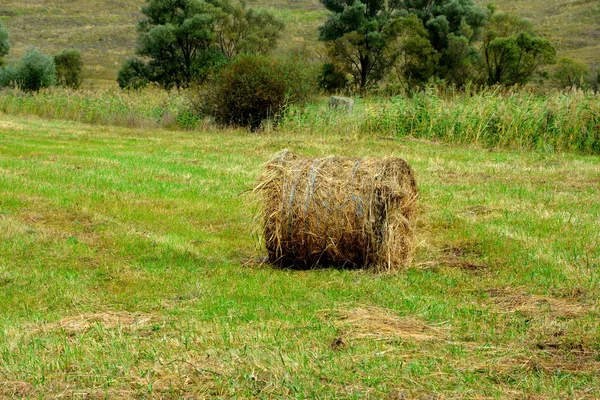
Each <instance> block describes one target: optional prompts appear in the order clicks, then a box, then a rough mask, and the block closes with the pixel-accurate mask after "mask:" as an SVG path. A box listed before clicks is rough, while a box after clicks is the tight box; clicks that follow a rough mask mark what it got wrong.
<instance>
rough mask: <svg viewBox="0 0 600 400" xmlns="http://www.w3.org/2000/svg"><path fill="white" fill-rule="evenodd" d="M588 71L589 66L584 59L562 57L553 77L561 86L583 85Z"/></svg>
mask: <svg viewBox="0 0 600 400" xmlns="http://www.w3.org/2000/svg"><path fill="white" fill-rule="evenodd" d="M588 72H589V71H588V67H587V65H586V64H585V63H584V62H583V61H579V60H574V59H572V58H569V57H561V58H560V59H559V60H558V62H557V66H556V70H555V71H554V75H553V78H554V82H555V83H556V85H557V86H558V87H560V88H565V87H571V86H581V85H582V84H583V83H584V82H585V77H586V75H587V74H588Z"/></svg>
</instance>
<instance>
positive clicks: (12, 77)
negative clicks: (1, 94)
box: [0, 66, 19, 88]
mask: <svg viewBox="0 0 600 400" xmlns="http://www.w3.org/2000/svg"><path fill="white" fill-rule="evenodd" d="M18 77H19V71H17V70H16V69H15V68H13V67H11V66H7V67H0V88H4V87H15V86H17V81H18Z"/></svg>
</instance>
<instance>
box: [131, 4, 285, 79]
mask: <svg viewBox="0 0 600 400" xmlns="http://www.w3.org/2000/svg"><path fill="white" fill-rule="evenodd" d="M142 13H143V14H144V16H145V18H144V19H143V20H142V21H141V22H140V23H139V24H138V34H139V36H138V42H137V48H136V53H137V55H139V56H141V57H144V58H146V59H148V63H147V73H148V75H147V76H146V78H147V79H148V80H149V81H152V82H156V83H158V84H159V85H161V86H163V87H165V88H170V87H172V86H176V87H186V86H189V85H190V84H191V83H194V82H203V81H204V80H205V79H206V78H207V76H208V75H209V73H210V71H211V70H212V69H214V68H215V67H217V66H219V65H221V64H223V63H224V62H225V61H226V60H227V59H228V58H230V57H233V56H235V55H237V54H240V53H243V52H257V53H265V52H267V51H269V50H270V49H272V48H273V47H274V46H275V44H276V40H277V39H278V37H279V32H280V31H281V29H282V28H283V23H281V22H280V21H279V20H277V19H276V18H275V17H274V16H273V15H272V14H270V13H268V12H266V11H260V12H258V11H253V10H251V9H247V8H246V6H245V4H243V3H242V4H232V3H231V2H230V1H229V0H206V1H204V0H147V5H146V6H144V7H142Z"/></svg>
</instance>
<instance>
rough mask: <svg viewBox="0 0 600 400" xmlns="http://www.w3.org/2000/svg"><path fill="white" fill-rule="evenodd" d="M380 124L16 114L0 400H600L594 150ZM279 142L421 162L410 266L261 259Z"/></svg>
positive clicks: (5, 181) (3, 210) (4, 236)
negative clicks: (265, 194)
mask: <svg viewBox="0 0 600 400" xmlns="http://www.w3.org/2000/svg"><path fill="white" fill-rule="evenodd" d="M376 137H377V136H371V137H358V136H356V135H348V134H343V133H337V132H336V131H334V132H332V133H328V134H324V133H320V134H311V133H307V132H304V133H298V134H296V135H291V134H286V135H280V134H250V133H247V132H245V131H206V132H184V131H172V130H171V131H166V130H160V129H156V128H146V129H126V128H118V127H106V126H104V127H102V126H90V125H83V124H79V123H74V122H60V121H52V122H48V121H44V120H41V119H36V118H35V117H23V116H19V117H16V116H9V115H5V114H0V293H2V295H0V398H2V397H30V398H38V397H39V398H52V397H72V398H149V397H164V398H179V397H182V396H190V397H189V398H192V396H195V397H200V398H201V397H218V396H220V397H241V398H248V397H260V398H277V397H295V398H386V397H387V398H390V399H403V398H427V399H433V398H440V397H443V398H590V399H592V398H598V397H599V396H600V389H599V388H600V375H599V373H598V371H599V370H600V345H599V343H600V319H599V318H598V317H599V311H600V291H599V289H598V288H599V283H600V236H599V232H600V203H599V202H598V198H600V180H599V178H598V177H599V176H600V160H599V159H598V157H593V156H581V155H572V154H548V153H537V152H521V151H497V150H483V149H481V148H478V147H464V146H462V147H457V146H453V145H443V144H439V143H434V142H429V141H426V140H417V139H410V138H407V139H402V140H390V139H389V138H381V139H377V138H376ZM283 148H289V149H291V150H293V151H295V152H298V153H300V154H304V155H314V156H317V155H319V156H320V155H328V154H332V153H336V154H342V155H353V156H385V155H397V156H402V157H404V158H405V159H406V160H407V161H408V162H409V163H410V164H411V165H412V166H413V168H414V170H415V174H416V177H417V180H418V184H419V188H420V191H421V197H420V205H419V208H420V217H419V223H418V239H419V248H418V252H417V255H416V260H415V262H414V264H413V266H412V267H411V268H409V269H407V270H406V271H401V272H399V273H396V274H391V275H374V274H371V273H369V272H365V271H343V270H335V269H321V270H313V271H287V270H277V269H273V268H271V267H269V266H268V265H264V264H262V263H261V257H262V256H263V254H264V253H263V251H262V250H260V248H258V247H257V238H256V236H255V235H254V230H255V227H256V221H255V219H254V215H255V213H256V207H257V206H256V204H255V202H254V201H253V198H252V195H251V194H250V193H248V190H249V189H251V188H252V186H253V184H254V182H255V180H256V178H257V176H258V175H259V174H260V171H261V165H262V164H263V163H264V162H266V160H267V159H268V158H269V157H270V155H272V154H273V153H275V152H277V151H279V150H281V149H283ZM437 396H440V397H437Z"/></svg>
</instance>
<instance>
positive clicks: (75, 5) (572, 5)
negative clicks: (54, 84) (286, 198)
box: [0, 0, 600, 87]
mask: <svg viewBox="0 0 600 400" xmlns="http://www.w3.org/2000/svg"><path fill="white" fill-rule="evenodd" d="M481 3H482V4H487V3H489V1H481ZM494 3H495V4H497V5H498V9H499V11H509V12H514V13H518V14H520V15H522V16H524V17H526V18H528V19H530V20H531V21H532V22H533V24H534V26H535V27H536V29H537V30H538V31H539V33H540V34H542V35H543V36H545V37H547V38H548V39H550V40H552V42H553V43H555V45H556V46H557V48H558V52H559V56H562V55H567V56H570V57H575V58H579V59H582V60H584V61H586V62H588V63H591V62H596V63H598V62H600V45H599V44H598V43H599V40H598V39H599V38H600V27H599V26H598V20H599V18H600V5H599V4H598V2H597V1H596V0H579V1H572V0H550V1H548V0H534V1H521V0H497V1H494ZM143 4H144V0H123V1H115V0H90V1H85V2H81V1H80V2H72V1H68V0H52V1H43V2H42V1H39V0H18V1H17V0H3V1H2V4H0V19H1V20H2V22H3V24H5V26H6V27H7V28H8V30H9V33H10V38H11V43H12V46H13V47H12V50H11V53H10V54H9V56H8V57H7V60H8V61H9V62H13V61H15V60H17V59H18V58H20V57H21V55H22V54H23V52H24V51H25V49H26V48H27V47H29V46H36V47H38V48H40V49H42V50H43V51H45V52H47V53H51V54H55V53H57V52H59V51H60V50H61V49H64V48H69V47H75V48H78V49H80V50H81V52H82V54H83V58H84V63H85V76H86V78H87V79H86V81H85V86H87V87H106V86H115V85H116V83H115V79H116V74H117V71H118V69H119V67H120V65H121V63H122V62H123V61H124V60H125V59H126V58H127V57H129V56H131V55H133V53H134V49H135V40H136V32H135V26H136V24H137V21H138V20H139V19H140V18H141V13H140V11H139V10H140V7H141V6H142V5H143ZM248 4H250V5H251V6H254V7H268V8H271V9H274V10H275V11H276V13H277V14H278V15H279V16H280V17H281V18H282V19H283V20H284V21H285V22H286V24H287V29H286V31H285V32H284V35H283V38H282V40H281V41H280V44H279V48H278V49H277V51H276V52H277V53H278V54H284V53H287V52H290V51H299V50H307V51H308V52H309V53H311V54H313V56H314V57H316V58H317V57H318V56H319V54H320V53H322V50H321V45H320V44H319V42H318V41H317V36H318V33H317V27H318V26H319V25H321V24H322V22H323V21H324V20H325V18H326V17H327V12H326V10H325V8H324V7H323V6H322V5H321V4H320V3H319V1H318V0H252V1H249V2H248Z"/></svg>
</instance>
